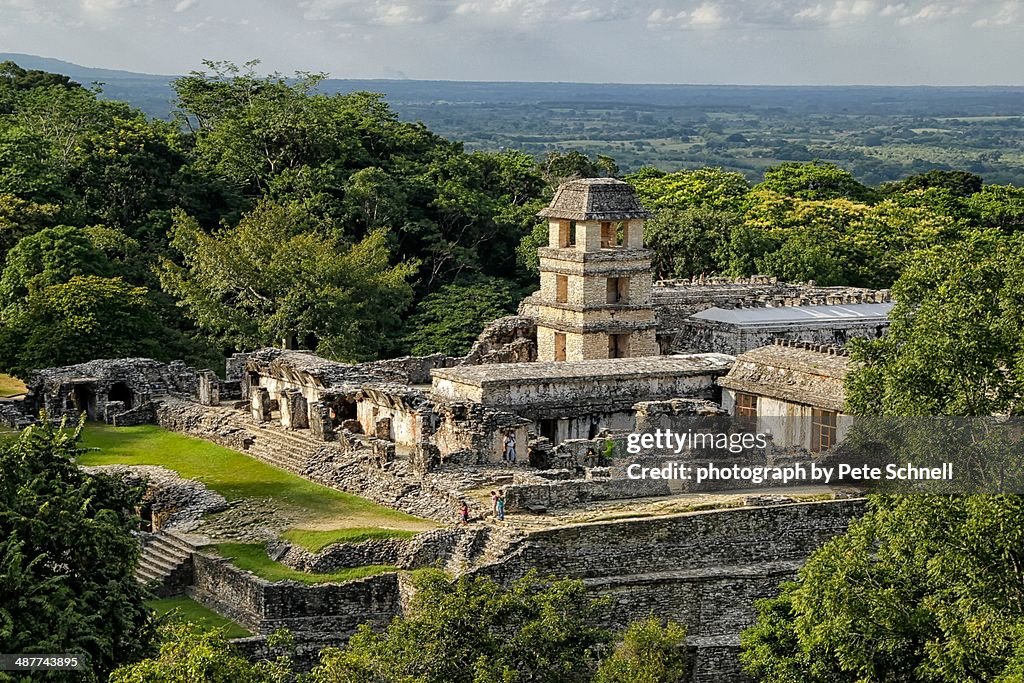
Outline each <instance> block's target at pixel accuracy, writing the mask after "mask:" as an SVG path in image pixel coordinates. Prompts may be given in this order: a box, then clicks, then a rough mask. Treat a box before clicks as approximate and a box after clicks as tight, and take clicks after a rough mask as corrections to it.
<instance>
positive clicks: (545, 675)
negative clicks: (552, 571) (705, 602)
mask: <svg viewBox="0 0 1024 683" xmlns="http://www.w3.org/2000/svg"><path fill="white" fill-rule="evenodd" d="M598 609H599V608H598V606H597V605H595V603H594V602H593V601H592V599H591V598H589V597H588V596H587V594H586V591H585V589H584V587H583V583H582V582H581V581H569V580H562V581H555V582H553V583H546V582H542V581H539V580H538V579H537V578H536V577H534V576H527V577H526V578H524V579H521V580H519V581H517V582H516V583H514V584H513V585H512V586H511V587H509V588H507V589H505V588H501V587H500V586H498V585H497V584H495V583H493V582H492V581H490V580H487V579H482V578H475V579H470V578H461V579H459V580H457V581H455V582H454V583H451V582H449V580H448V579H446V578H445V577H443V576H425V577H421V578H420V586H419V590H418V591H417V593H416V596H415V598H414V599H413V604H412V608H411V612H410V614H409V615H408V616H405V617H398V618H396V619H395V620H394V621H392V622H391V625H390V626H388V628H387V629H386V630H385V631H383V632H382V633H375V632H373V631H372V630H370V629H369V628H368V627H366V626H363V627H361V628H360V629H359V631H357V632H356V634H355V635H354V636H353V637H352V638H351V640H349V642H348V645H347V646H346V647H344V648H342V649H340V650H337V649H335V650H325V651H324V653H323V658H322V662H321V664H320V666H319V667H317V668H316V669H314V670H313V672H312V682H313V683H340V682H342V681H347V682H349V683H356V682H366V683H369V682H371V681H417V683H450V682H451V681H475V682H477V683H513V682H515V681H523V682H525V681H545V682H547V683H570V682H574V681H580V682H583V681H589V680H591V677H592V676H593V674H594V671H595V670H596V667H597V662H598V656H599V650H600V649H601V648H602V647H604V646H606V645H607V644H608V642H609V640H610V634H609V633H608V632H607V631H604V630H602V629H600V628H597V627H595V626H594V623H596V619H597V617H598V614H599V612H598Z"/></svg>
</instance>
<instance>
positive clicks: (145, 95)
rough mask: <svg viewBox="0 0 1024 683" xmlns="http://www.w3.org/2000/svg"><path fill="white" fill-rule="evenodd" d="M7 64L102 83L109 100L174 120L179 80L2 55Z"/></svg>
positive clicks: (29, 56) (25, 56)
mask: <svg viewBox="0 0 1024 683" xmlns="http://www.w3.org/2000/svg"><path fill="white" fill-rule="evenodd" d="M6 61H12V62H14V63H16V64H17V65H18V66H20V67H22V68H23V69H39V70H42V71H49V72H51V73H58V74H65V75H66V76H70V77H71V78H72V79H73V80H75V81H78V82H79V83H81V84H82V85H85V86H89V85H91V84H93V83H101V84H102V86H101V87H102V88H103V95H104V96H105V97H107V98H109V99H112V100H122V101H125V102H128V103H130V104H131V105H133V106H135V107H138V108H139V109H141V110H142V111H144V112H146V113H147V114H148V115H150V116H152V117H155V118H161V119H168V118H170V116H171V110H172V108H173V105H172V102H173V101H174V91H173V90H172V89H171V81H173V80H174V79H175V78H177V76H162V75H156V74H141V73H134V72H132V71H118V70H116V69H94V68H92V67H88V66H80V65H78V64H72V63H71V62H65V61H63V60H60V59H52V58H50V57H38V56H36V55H24V54H16V53H11V52H0V62H6Z"/></svg>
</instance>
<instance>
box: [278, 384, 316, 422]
mask: <svg viewBox="0 0 1024 683" xmlns="http://www.w3.org/2000/svg"><path fill="white" fill-rule="evenodd" d="M278 407H279V408H280V410H281V426H282V427H284V428H285V429H308V428H309V404H308V402H307V401H306V397H305V396H303V395H302V392H301V391H299V390H298V389H288V390H287V391H285V392H284V394H282V395H281V400H280V402H279V405H278Z"/></svg>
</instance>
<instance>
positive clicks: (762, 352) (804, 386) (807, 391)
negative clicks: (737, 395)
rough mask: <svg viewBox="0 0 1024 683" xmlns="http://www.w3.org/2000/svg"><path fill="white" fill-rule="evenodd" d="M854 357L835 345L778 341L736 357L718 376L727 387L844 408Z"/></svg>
mask: <svg viewBox="0 0 1024 683" xmlns="http://www.w3.org/2000/svg"><path fill="white" fill-rule="evenodd" d="M849 368H850V358H849V357H848V356H846V355H845V354H843V353H842V351H837V350H835V349H832V348H824V347H817V346H814V345H810V344H806V345H790V344H781V343H780V344H775V345H773V346H762V347H761V348H759V349H754V350H753V351H748V352H746V353H744V354H741V355H740V356H738V357H737V358H736V362H735V363H734V364H733V366H732V369H731V370H730V371H729V374H728V375H726V376H725V377H722V378H721V379H719V380H718V384H719V385H720V386H722V387H725V388H726V389H732V390H734V391H742V392H745V393H748V394H756V395H758V396H766V397H768V398H774V399H777V400H780V401H787V402H789V403H799V404H803V405H809V406H813V407H815V408H823V409H825V410H836V411H841V410H842V409H843V402H844V401H845V399H846V393H845V391H844V389H843V378H844V377H846V373H847V372H848V371H849Z"/></svg>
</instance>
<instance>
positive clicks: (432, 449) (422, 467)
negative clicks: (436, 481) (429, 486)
mask: <svg viewBox="0 0 1024 683" xmlns="http://www.w3.org/2000/svg"><path fill="white" fill-rule="evenodd" d="M410 461H411V464H412V468H413V470H414V471H416V472H418V473H419V474H426V473H427V472H430V471H431V470H433V469H434V468H435V467H437V466H438V465H439V464H440V463H441V451H440V449H438V447H437V446H435V445H434V444H432V443H430V442H428V441H420V442H418V443H417V444H416V445H415V446H414V447H413V449H412V458H411V459H410Z"/></svg>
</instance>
